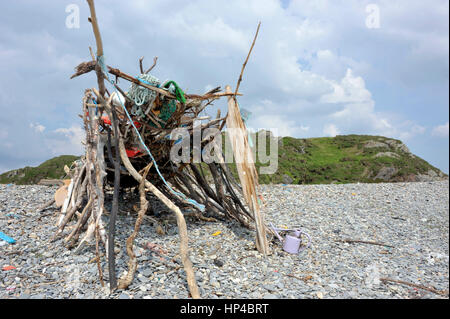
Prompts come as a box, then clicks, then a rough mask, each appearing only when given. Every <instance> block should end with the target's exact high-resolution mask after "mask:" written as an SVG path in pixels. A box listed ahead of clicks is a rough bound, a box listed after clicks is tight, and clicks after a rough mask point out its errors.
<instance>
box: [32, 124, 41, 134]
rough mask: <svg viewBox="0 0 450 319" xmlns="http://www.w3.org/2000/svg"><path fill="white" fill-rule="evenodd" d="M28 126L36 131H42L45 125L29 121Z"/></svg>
mask: <svg viewBox="0 0 450 319" xmlns="http://www.w3.org/2000/svg"><path fill="white" fill-rule="evenodd" d="M30 128H32V129H33V130H34V131H35V132H36V133H42V132H44V130H45V126H44V125H41V124H39V123H30Z"/></svg>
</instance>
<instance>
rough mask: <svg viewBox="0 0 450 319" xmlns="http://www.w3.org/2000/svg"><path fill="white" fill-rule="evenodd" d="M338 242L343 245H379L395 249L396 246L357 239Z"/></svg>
mask: <svg viewBox="0 0 450 319" xmlns="http://www.w3.org/2000/svg"><path fill="white" fill-rule="evenodd" d="M336 241H337V242H341V243H349V244H354V243H361V244H369V245H377V246H384V247H390V248H394V246H390V245H387V244H385V243H380V242H376V241H367V240H357V239H342V240H336Z"/></svg>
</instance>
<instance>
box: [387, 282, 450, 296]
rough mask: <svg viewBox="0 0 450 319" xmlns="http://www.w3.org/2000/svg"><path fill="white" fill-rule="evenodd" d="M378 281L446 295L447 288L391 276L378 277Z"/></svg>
mask: <svg viewBox="0 0 450 319" xmlns="http://www.w3.org/2000/svg"><path fill="white" fill-rule="evenodd" d="M380 281H382V282H383V283H386V282H393V283H397V284H402V285H406V286H410V287H414V288H419V289H422V290H426V291H430V292H432V293H435V294H437V295H441V296H448V290H437V289H436V288H433V287H427V286H423V285H417V284H414V283H412V282H407V281H403V280H396V279H391V278H380Z"/></svg>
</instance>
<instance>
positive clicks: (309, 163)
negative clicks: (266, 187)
mask: <svg viewBox="0 0 450 319" xmlns="http://www.w3.org/2000/svg"><path fill="white" fill-rule="evenodd" d="M266 134H267V133H266ZM275 138H276V137H275ZM278 143H279V149H278V171H277V172H276V173H275V174H273V175H260V176H259V181H260V183H261V184H267V183H274V184H278V183H284V184H328V183H356V182H361V183H373V182H407V181H427V180H437V179H442V178H448V176H447V175H445V174H443V173H442V172H441V171H440V170H439V169H437V168H436V167H433V166H432V165H430V164H429V163H428V162H426V161H425V160H423V159H421V158H419V157H418V156H415V155H414V154H412V153H411V152H410V151H409V149H408V148H407V147H406V146H405V145H404V144H403V143H402V142H401V141H399V140H395V139H391V138H386V137H382V136H370V135H338V136H336V137H320V138H307V139H298V138H293V137H283V138H279V139H278ZM230 166H231V168H232V171H234V172H235V165H234V164H231V165H230ZM260 166H262V164H261V163H260V162H259V159H258V158H257V160H256V167H257V168H258V167H260ZM258 171H259V170H258Z"/></svg>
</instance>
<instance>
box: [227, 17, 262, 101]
mask: <svg viewBox="0 0 450 319" xmlns="http://www.w3.org/2000/svg"><path fill="white" fill-rule="evenodd" d="M260 26H261V22H259V23H258V28H257V29H256V34H255V37H254V38H253V42H252V46H251V47H250V51H249V52H248V54H247V58H246V59H245V61H244V64H243V65H242V70H241V74H240V75H239V79H238V81H237V84H236V90H235V91H234V95H236V94H237V92H238V90H239V86H240V85H241V81H242V75H243V74H244V69H245V66H246V65H247V62H248V58H249V57H250V54H251V53H252V50H253V47H254V46H255V42H256V38H257V37H258V32H259V27H260Z"/></svg>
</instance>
